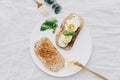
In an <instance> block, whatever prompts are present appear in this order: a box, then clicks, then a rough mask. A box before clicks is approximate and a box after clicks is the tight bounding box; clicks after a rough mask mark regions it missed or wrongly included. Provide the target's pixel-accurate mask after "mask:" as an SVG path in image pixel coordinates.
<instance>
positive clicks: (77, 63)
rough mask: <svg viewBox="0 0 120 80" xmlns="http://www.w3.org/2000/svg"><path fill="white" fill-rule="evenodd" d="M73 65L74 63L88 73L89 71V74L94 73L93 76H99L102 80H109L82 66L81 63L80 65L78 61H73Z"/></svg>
mask: <svg viewBox="0 0 120 80" xmlns="http://www.w3.org/2000/svg"><path fill="white" fill-rule="evenodd" d="M71 63H73V64H74V65H76V66H79V67H81V68H83V69H84V70H86V71H88V72H90V73H92V74H94V75H96V76H98V77H100V78H102V79H103V80H108V79H107V78H106V77H104V76H102V75H100V74H98V73H96V72H94V71H92V70H90V69H88V68H86V67H85V66H84V65H82V64H81V63H79V62H77V61H72V62H71Z"/></svg>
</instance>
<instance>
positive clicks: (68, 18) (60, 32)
mask: <svg viewBox="0 0 120 80" xmlns="http://www.w3.org/2000/svg"><path fill="white" fill-rule="evenodd" d="M73 16H77V17H79V22H80V26H79V27H78V28H77V30H76V31H75V34H74V36H72V39H71V41H70V42H69V43H68V45H67V46H66V47H61V46H60V45H59V44H58V40H59V38H60V36H61V35H62V34H63V31H64V30H65V24H66V22H67V20H70V19H71V18H72V17H73ZM83 24H84V22H83V18H82V17H80V16H78V15H76V14H74V13H71V14H70V15H69V16H68V17H66V18H65V19H64V20H63V22H62V24H61V26H60V31H59V33H58V34H57V35H56V44H57V45H58V46H59V47H61V48H63V49H65V50H70V49H71V48H72V46H73V44H74V42H75V40H76V38H77V36H78V34H79V32H80V30H81V29H82V27H83Z"/></svg>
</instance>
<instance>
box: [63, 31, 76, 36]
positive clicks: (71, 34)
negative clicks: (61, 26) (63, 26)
mask: <svg viewBox="0 0 120 80" xmlns="http://www.w3.org/2000/svg"><path fill="white" fill-rule="evenodd" d="M74 34H75V32H74V31H72V30H65V31H63V35H64V36H74Z"/></svg>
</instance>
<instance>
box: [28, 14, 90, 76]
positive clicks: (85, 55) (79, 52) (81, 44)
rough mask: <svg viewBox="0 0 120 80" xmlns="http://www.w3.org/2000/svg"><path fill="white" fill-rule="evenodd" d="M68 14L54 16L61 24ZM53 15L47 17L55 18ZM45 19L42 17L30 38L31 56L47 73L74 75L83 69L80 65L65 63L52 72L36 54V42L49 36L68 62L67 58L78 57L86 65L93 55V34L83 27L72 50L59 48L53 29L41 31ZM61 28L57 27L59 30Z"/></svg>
mask: <svg viewBox="0 0 120 80" xmlns="http://www.w3.org/2000/svg"><path fill="white" fill-rule="evenodd" d="M66 16H67V15H65V16H63V15H62V17H59V16H54V17H55V18H57V19H58V21H59V23H58V24H59V25H60V23H61V22H62V20H63V19H64V18H65V17H66ZM54 17H53V16H51V17H47V18H45V19H48V18H54ZM45 19H42V20H41V22H40V24H38V25H37V26H36V27H35V29H34V30H33V33H32V35H31V39H30V51H31V56H32V58H33V60H34V62H35V63H36V65H37V66H38V67H39V68H40V69H41V70H42V71H44V72H45V73H47V74H49V75H52V76H55V77H65V76H70V75H73V74H75V73H77V72H79V71H80V70H81V68H78V67H73V66H72V67H70V66H68V64H65V66H64V67H63V68H62V69H61V70H60V71H59V72H52V71H50V70H49V69H47V68H46V67H44V65H43V64H42V63H41V61H40V60H39V59H38V57H37V56H36V55H35V52H34V43H35V42H36V41H38V40H40V38H42V37H48V38H49V39H50V40H51V41H52V43H53V45H54V46H55V47H56V48H57V50H58V51H59V52H60V53H61V54H62V55H63V56H64V58H65V60H66V63H67V62H68V61H67V60H68V59H69V58H71V59H77V60H78V61H79V62H81V63H82V64H83V65H86V64H87V62H88V60H89V58H90V56H91V50H92V39H91V35H90V33H89V31H88V29H87V28H86V27H83V28H82V30H81V31H80V33H79V35H78V37H77V39H76V41H75V43H74V45H73V47H72V49H71V50H63V49H61V48H59V47H58V46H57V45H56V43H55V35H56V34H53V33H52V30H46V31H43V32H41V31H40V25H41V24H42V23H43V22H44V21H45ZM58 30H59V28H57V31H58ZM73 56H74V57H73Z"/></svg>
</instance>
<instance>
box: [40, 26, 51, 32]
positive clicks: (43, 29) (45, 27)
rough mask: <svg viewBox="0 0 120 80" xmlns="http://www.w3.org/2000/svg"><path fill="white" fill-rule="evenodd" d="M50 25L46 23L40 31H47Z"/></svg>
mask: <svg viewBox="0 0 120 80" xmlns="http://www.w3.org/2000/svg"><path fill="white" fill-rule="evenodd" d="M49 28H50V27H49V26H48V25H45V24H43V25H42V26H41V28H40V31H45V30H47V29H49Z"/></svg>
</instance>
